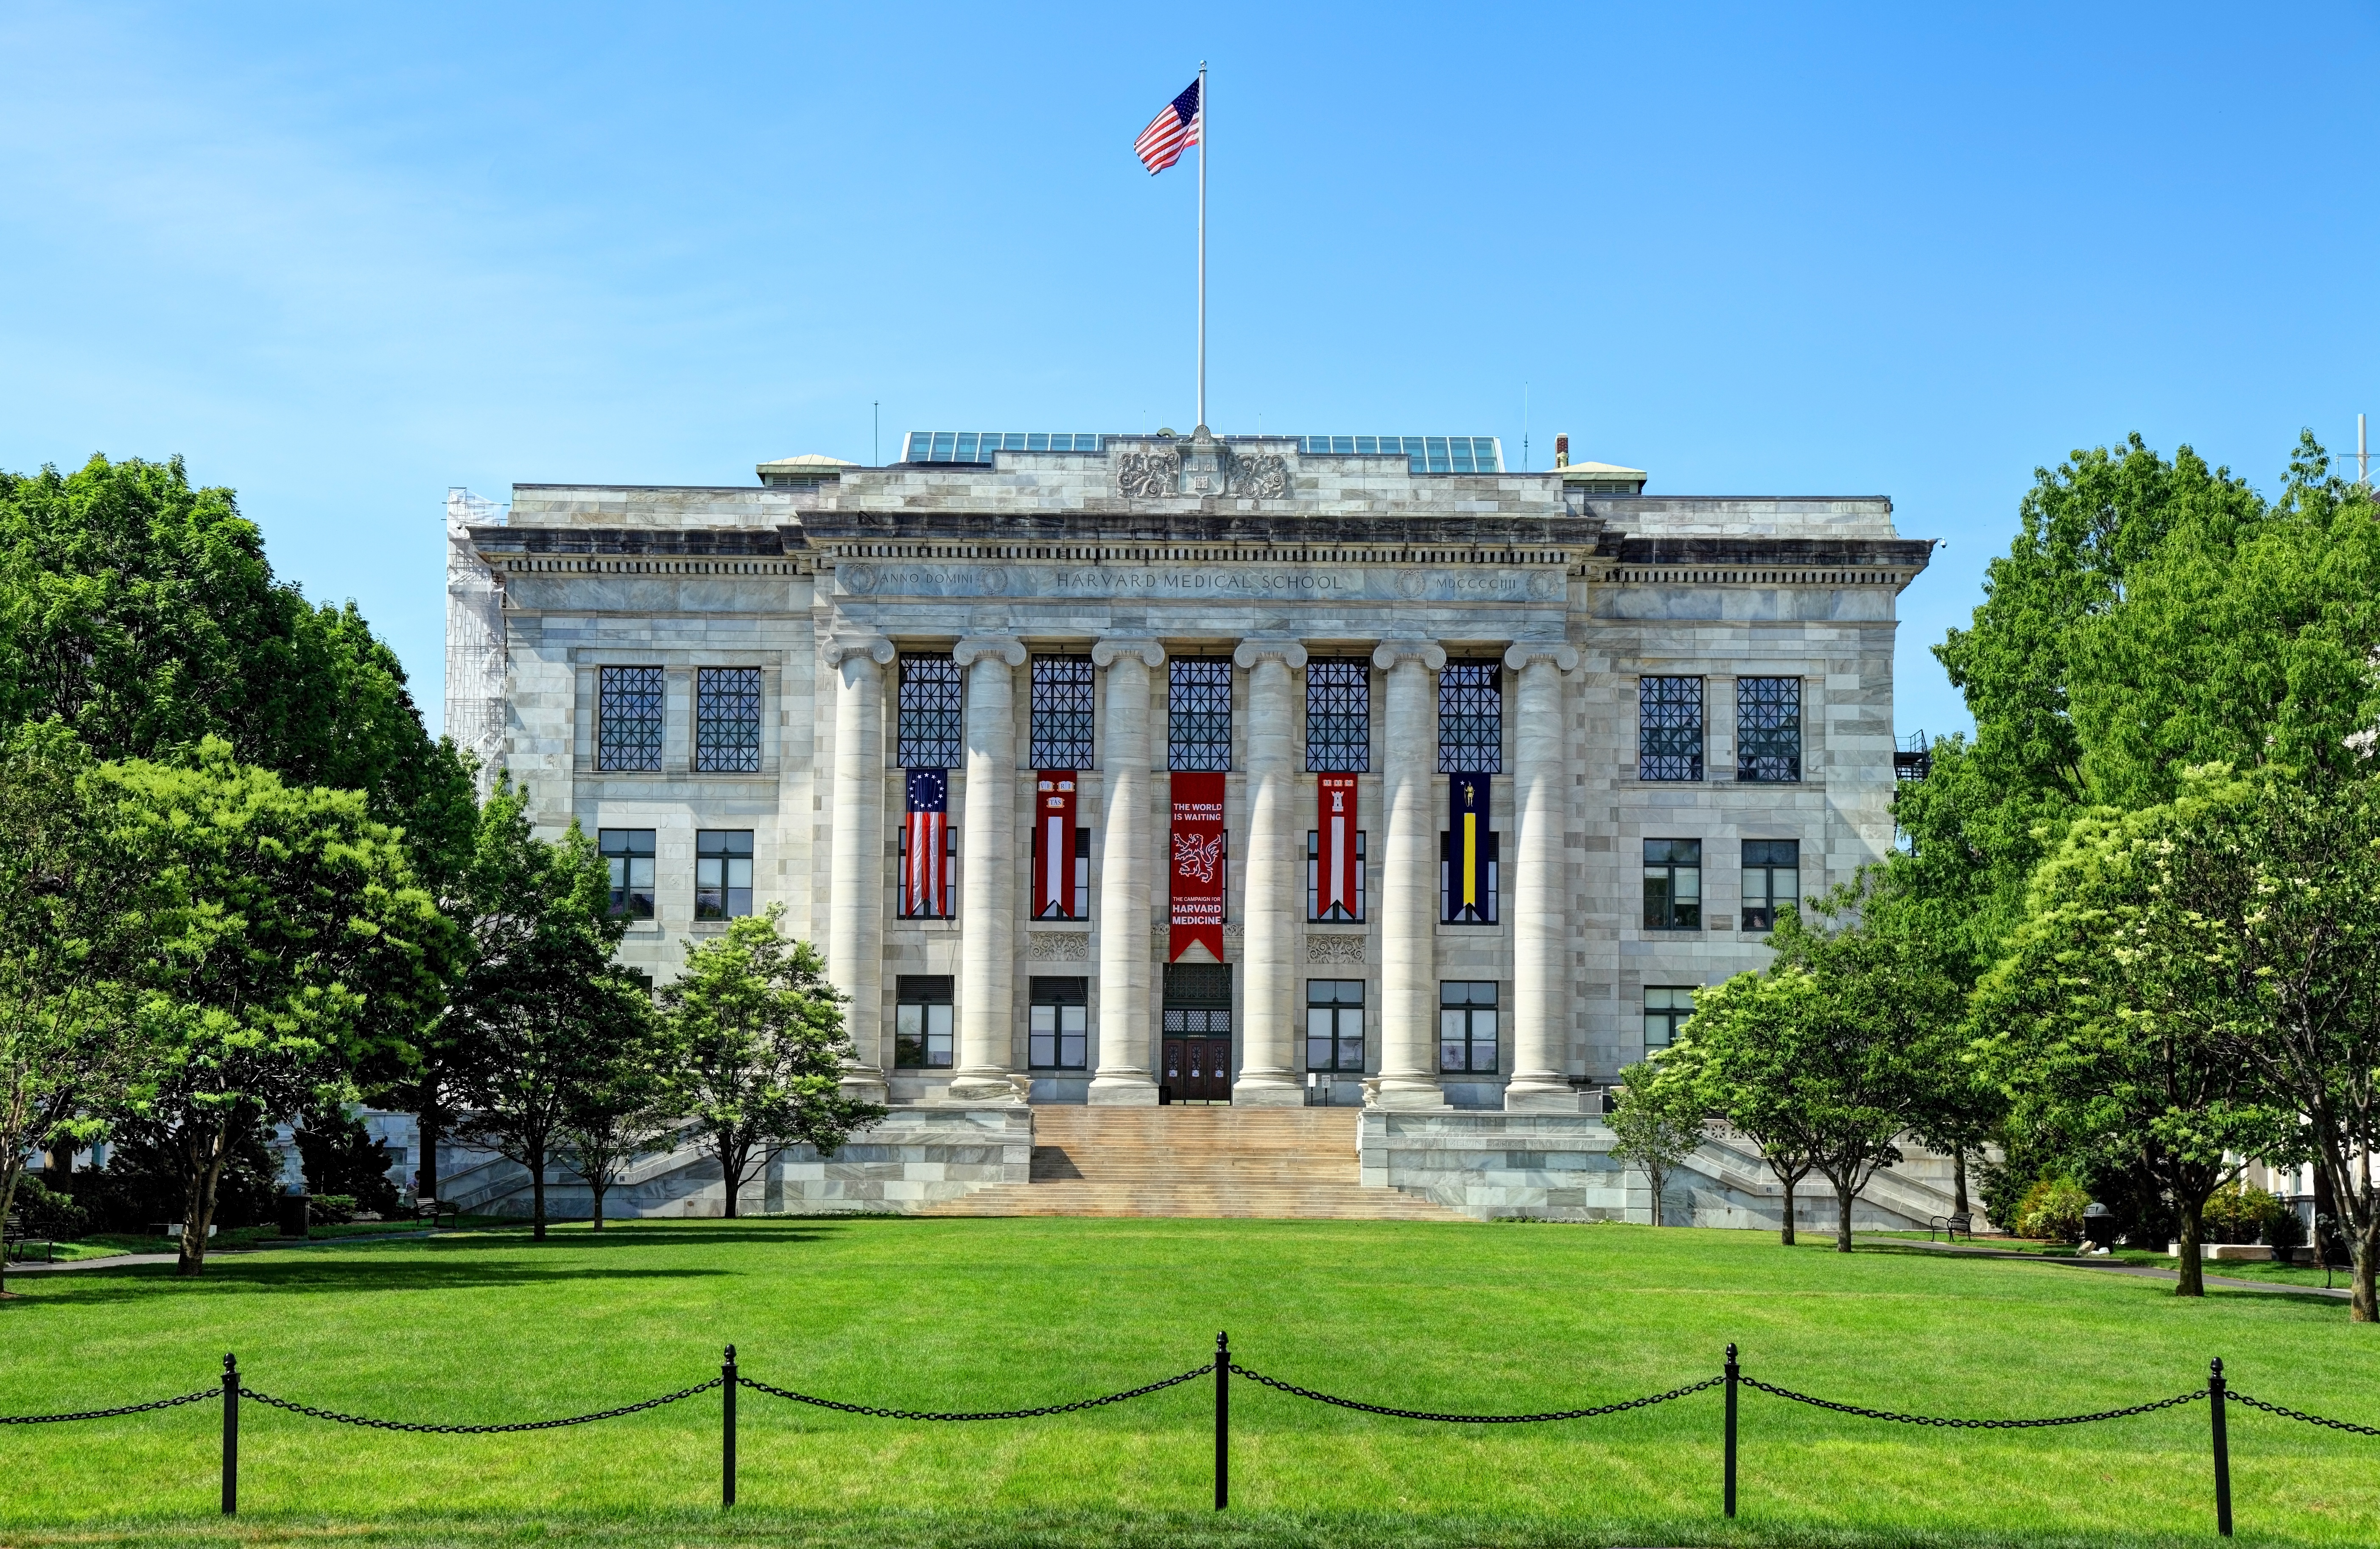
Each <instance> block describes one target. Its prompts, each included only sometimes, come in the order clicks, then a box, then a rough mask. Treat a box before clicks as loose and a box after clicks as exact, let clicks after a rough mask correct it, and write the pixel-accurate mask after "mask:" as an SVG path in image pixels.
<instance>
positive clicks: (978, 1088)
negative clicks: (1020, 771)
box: [951, 635, 1025, 1104]
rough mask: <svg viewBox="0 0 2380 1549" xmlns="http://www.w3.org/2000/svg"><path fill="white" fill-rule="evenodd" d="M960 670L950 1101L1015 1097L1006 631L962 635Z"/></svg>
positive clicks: (1010, 664) (1011, 689)
mask: <svg viewBox="0 0 2380 1549" xmlns="http://www.w3.org/2000/svg"><path fill="white" fill-rule="evenodd" d="M951 660H953V661H955V662H957V663H958V665H959V667H960V670H961V671H963V672H965V673H966V814H965V817H966V824H965V828H963V829H960V831H959V858H960V866H959V986H958V987H959V994H958V1000H959V1004H958V1023H959V1025H958V1035H959V1047H958V1057H959V1062H958V1069H957V1071H954V1072H953V1074H952V1076H951V1101H953V1102H954V1103H1008V1104H1014V1103H1017V1102H1021V1101H1023V1099H1022V1098H1021V1097H1019V1096H1018V1095H1017V1092H1016V1087H1015V1084H1014V1083H1012V1082H1011V1081H1010V1080H1009V1079H1008V1065H1009V1059H1010V1056H1011V1054H1012V1052H1013V1047H1012V1037H1013V1033H1012V1026H1013V1023H1014V1015H1015V1008H1014V1002H1015V998H1016V996H1015V991H1016V884H1017V866H1016V669H1017V668H1019V667H1022V666H1024V665H1025V646H1024V643H1023V642H1022V641H1020V640H1018V639H1016V638H1015V637H1014V636H1013V635H977V636H973V637H970V638H968V639H965V640H961V641H960V642H959V643H958V646H957V647H956V648H954V649H953V651H952V652H951Z"/></svg>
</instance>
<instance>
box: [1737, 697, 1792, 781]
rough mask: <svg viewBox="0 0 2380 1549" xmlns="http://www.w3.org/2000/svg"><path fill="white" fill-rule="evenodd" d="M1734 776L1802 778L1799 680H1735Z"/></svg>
mask: <svg viewBox="0 0 2380 1549" xmlns="http://www.w3.org/2000/svg"><path fill="white" fill-rule="evenodd" d="M1735 778H1736V779H1738V780H1750V781H1763V782H1766V783H1770V784H1775V783H1779V782H1784V781H1796V780H1799V779H1801V778H1802V680H1801V679H1799V678H1738V679H1736V680H1735Z"/></svg>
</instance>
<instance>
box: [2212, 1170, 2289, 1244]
mask: <svg viewBox="0 0 2380 1549" xmlns="http://www.w3.org/2000/svg"><path fill="white" fill-rule="evenodd" d="M2296 1215H2297V1212H2296V1211H2294V1210H2291V1209H2290V1208H2289V1206H2288V1205H2286V1204H2282V1203H2281V1202H2280V1201H2279V1200H2278V1199H2277V1198H2275V1197H2274V1196H2273V1195H2272V1194H2271V1193H2269V1192H2266V1191H2265V1190H2263V1189H2259V1188H2257V1187H2256V1186H2255V1185H2254V1184H2253V1183H2237V1182H2234V1183H2226V1184H2225V1185H2224V1186H2223V1187H2222V1188H2220V1189H2217V1190H2216V1191H2215V1192H2214V1194H2213V1195H2212V1196H2211V1197H2210V1198H2209V1199H2208V1200H2207V1202H2206V1210H2205V1214H2204V1217H2203V1220H2204V1227H2203V1234H2204V1237H2205V1240H2207V1241H2209V1242H2270V1241H2272V1239H2271V1238H2270V1237H2267V1236H2266V1235H2265V1233H2267V1232H2268V1231H2276V1230H2278V1231H2286V1230H2288V1229H2289V1228H2286V1227H2283V1226H2281V1225H2280V1224H2279V1222H2278V1219H2277V1217H2279V1216H2291V1217H2293V1218H2294V1217H2295V1216H2296ZM2292 1246H2294V1244H2292Z"/></svg>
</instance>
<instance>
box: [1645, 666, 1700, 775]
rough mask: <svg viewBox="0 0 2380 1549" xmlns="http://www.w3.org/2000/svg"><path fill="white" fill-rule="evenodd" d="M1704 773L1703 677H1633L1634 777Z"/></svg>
mask: <svg viewBox="0 0 2380 1549" xmlns="http://www.w3.org/2000/svg"><path fill="white" fill-rule="evenodd" d="M1702 777H1703V681H1702V679H1700V678H1639V679H1637V680H1636V778H1637V779H1639V780H1700V779H1702Z"/></svg>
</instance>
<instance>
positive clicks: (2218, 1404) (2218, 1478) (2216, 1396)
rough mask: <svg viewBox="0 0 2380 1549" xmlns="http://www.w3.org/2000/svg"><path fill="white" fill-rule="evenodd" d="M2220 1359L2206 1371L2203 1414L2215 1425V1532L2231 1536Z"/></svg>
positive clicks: (2227, 1441)
mask: <svg viewBox="0 0 2380 1549" xmlns="http://www.w3.org/2000/svg"><path fill="white" fill-rule="evenodd" d="M2223 1390H2224V1382H2223V1358H2222V1357H2221V1356H2219V1355H2218V1356H2216V1358H2215V1360H2214V1361H2213V1362H2212V1363H2211V1364H2209V1365H2208V1367H2207V1369H2206V1414H2207V1418H2208V1419H2209V1420H2211V1421H2213V1422H2214V1424H2215V1531H2216V1532H2219V1533H2221V1534H2222V1535H2223V1536H2224V1537H2225V1538H2229V1537H2230V1536H2231V1437H2230V1434H2229V1433H2228V1431H2227V1430H2226V1429H2225V1426H2224V1423H2223Z"/></svg>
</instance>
